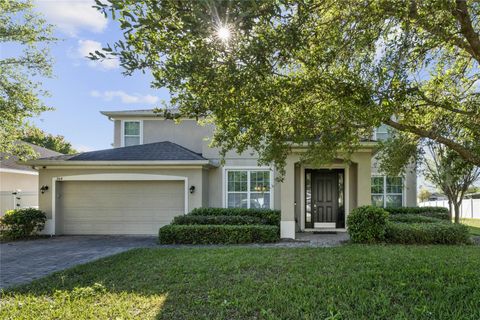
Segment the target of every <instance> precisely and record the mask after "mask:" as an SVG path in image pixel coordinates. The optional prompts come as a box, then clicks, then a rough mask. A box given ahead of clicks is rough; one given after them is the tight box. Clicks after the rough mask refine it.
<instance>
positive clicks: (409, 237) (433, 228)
mask: <svg viewBox="0 0 480 320" xmlns="http://www.w3.org/2000/svg"><path fill="white" fill-rule="evenodd" d="M385 239H386V241H387V242H389V243H400V244H468V243H470V235H469V232H468V228H467V226H465V225H461V224H453V223H445V222H437V223H404V222H388V223H387V228H386V234H385Z"/></svg>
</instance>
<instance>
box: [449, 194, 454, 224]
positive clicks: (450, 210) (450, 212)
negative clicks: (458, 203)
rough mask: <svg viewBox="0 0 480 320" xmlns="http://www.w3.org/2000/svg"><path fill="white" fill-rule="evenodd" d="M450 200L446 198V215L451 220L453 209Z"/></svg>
mask: <svg viewBox="0 0 480 320" xmlns="http://www.w3.org/2000/svg"><path fill="white" fill-rule="evenodd" d="M452 209H453V208H452V200H450V199H448V215H449V217H450V221H452V220H453V211H452Z"/></svg>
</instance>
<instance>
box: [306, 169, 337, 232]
mask: <svg viewBox="0 0 480 320" xmlns="http://www.w3.org/2000/svg"><path fill="white" fill-rule="evenodd" d="M312 205H313V206H312V207H313V208H312V220H313V221H312V222H313V226H314V227H315V223H325V222H333V223H337V215H338V174H337V173H336V172H335V171H333V172H329V171H314V172H313V173H312Z"/></svg>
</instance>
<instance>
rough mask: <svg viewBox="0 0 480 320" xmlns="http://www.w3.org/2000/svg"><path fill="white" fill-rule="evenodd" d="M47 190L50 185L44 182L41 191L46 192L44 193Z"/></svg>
mask: <svg viewBox="0 0 480 320" xmlns="http://www.w3.org/2000/svg"><path fill="white" fill-rule="evenodd" d="M47 190H48V186H47V185H45V184H44V185H43V186H41V187H40V192H41V193H42V194H44V193H45V191H47Z"/></svg>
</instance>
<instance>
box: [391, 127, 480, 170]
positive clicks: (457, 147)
mask: <svg viewBox="0 0 480 320" xmlns="http://www.w3.org/2000/svg"><path fill="white" fill-rule="evenodd" d="M384 123H385V124H387V125H389V126H390V127H392V128H394V129H397V130H399V131H404V132H410V133H414V134H416V135H419V136H420V137H424V138H429V139H432V140H435V141H438V142H439V143H441V144H443V145H445V146H447V147H449V148H451V149H452V150H454V151H455V152H457V153H458V154H459V155H460V156H461V157H462V158H463V159H465V160H466V161H468V162H471V163H474V164H475V165H477V166H480V155H478V154H475V153H474V152H472V151H471V150H469V149H467V148H465V147H464V146H462V145H461V144H459V143H457V142H455V141H453V140H451V139H448V138H445V137H444V136H442V135H440V134H438V133H437V132H435V131H432V130H425V129H422V128H418V127H415V126H412V125H405V124H401V123H398V122H395V121H393V120H391V119H387V120H385V121H384Z"/></svg>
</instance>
